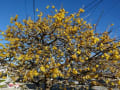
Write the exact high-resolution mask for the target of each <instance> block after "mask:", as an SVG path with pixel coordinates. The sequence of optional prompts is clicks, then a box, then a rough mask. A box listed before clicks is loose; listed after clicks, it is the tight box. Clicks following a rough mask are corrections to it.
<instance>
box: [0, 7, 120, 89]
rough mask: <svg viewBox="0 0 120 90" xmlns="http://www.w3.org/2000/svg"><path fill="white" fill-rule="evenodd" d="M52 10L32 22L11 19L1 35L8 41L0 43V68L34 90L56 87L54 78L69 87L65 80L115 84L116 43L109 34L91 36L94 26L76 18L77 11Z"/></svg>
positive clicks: (119, 52)
mask: <svg viewBox="0 0 120 90" xmlns="http://www.w3.org/2000/svg"><path fill="white" fill-rule="evenodd" d="M46 8H47V9H48V8H49V6H47V7H46ZM52 8H53V13H52V14H48V15H47V16H45V15H44V14H43V12H40V14H39V15H38V19H37V20H36V21H35V20H32V19H31V18H29V19H24V20H23V21H22V22H19V21H18V20H17V19H18V15H16V16H15V17H12V18H11V21H10V22H11V23H12V25H10V26H8V27H7V30H5V32H1V35H2V36H3V37H4V39H5V40H6V41H8V42H7V43H6V44H2V43H1V44H0V46H1V48H0V62H1V64H2V65H3V66H8V71H9V73H12V74H14V75H15V76H17V77H22V82H32V83H35V84H36V85H38V86H39V84H40V82H44V83H45V84H46V88H48V86H52V85H54V84H56V83H58V82H59V80H58V79H56V78H58V77H61V78H63V79H64V80H65V81H66V82H65V83H64V84H66V85H69V86H70V85H71V83H70V82H69V81H70V80H71V81H78V82H79V84H91V85H103V86H109V87H111V86H115V85H116V84H117V85H118V86H119V85H120V80H119V77H120V66H119V60H120V48H119V47H120V42H119V40H117V39H115V38H111V37H110V36H109V34H110V32H109V31H105V32H103V33H95V27H96V25H95V24H93V25H91V24H90V23H87V21H85V20H84V19H83V18H82V17H81V14H82V13H84V9H82V8H80V9H79V11H78V12H76V13H73V14H70V13H68V12H67V11H65V9H64V8H62V9H60V10H57V9H56V8H55V6H52ZM37 11H38V10H37ZM111 26H112V25H111ZM51 78H53V80H51ZM112 79H116V81H113V80H112ZM47 81H50V83H51V82H52V85H49V84H50V83H47ZM101 81H104V83H103V82H101ZM49 88H50V87H49Z"/></svg>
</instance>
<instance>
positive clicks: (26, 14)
mask: <svg viewBox="0 0 120 90" xmlns="http://www.w3.org/2000/svg"><path fill="white" fill-rule="evenodd" d="M25 16H26V20H27V19H28V13H27V0H25Z"/></svg>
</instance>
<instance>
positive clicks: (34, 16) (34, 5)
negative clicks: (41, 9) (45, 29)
mask: <svg viewBox="0 0 120 90" xmlns="http://www.w3.org/2000/svg"><path fill="white" fill-rule="evenodd" d="M33 18H34V21H35V0H33Z"/></svg>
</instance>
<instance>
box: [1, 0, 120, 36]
mask: <svg viewBox="0 0 120 90" xmlns="http://www.w3.org/2000/svg"><path fill="white" fill-rule="evenodd" d="M0 1H1V2H0V30H2V31H4V30H5V29H6V26H7V25H10V17H12V16H15V15H16V14H18V15H19V21H21V20H22V19H25V18H26V14H27V15H28V16H32V17H33V0H0ZM92 1H93V3H92V4H90V3H91V2H92ZM99 1H101V2H100V3H99V4H97V3H98V2H99ZM47 5H55V6H56V8H58V9H59V8H60V7H61V6H63V7H64V8H65V10H66V11H68V12H70V13H74V12H76V11H77V10H78V9H79V8H81V7H86V8H85V11H86V13H84V14H83V15H82V17H86V16H87V17H86V18H85V19H86V20H87V21H88V22H90V23H93V24H94V23H96V22H97V20H98V18H99V16H100V14H101V12H102V11H104V13H103V15H102V17H101V19H100V22H99V24H98V26H97V32H103V31H105V29H106V28H107V26H108V25H109V24H111V23H114V24H115V25H114V26H113V28H114V30H113V33H112V36H115V35H116V36H119V34H120V33H119V27H120V12H119V10H120V0H35V8H38V9H39V10H40V11H42V12H45V13H49V12H48V11H46V9H45V7H46V6H47Z"/></svg>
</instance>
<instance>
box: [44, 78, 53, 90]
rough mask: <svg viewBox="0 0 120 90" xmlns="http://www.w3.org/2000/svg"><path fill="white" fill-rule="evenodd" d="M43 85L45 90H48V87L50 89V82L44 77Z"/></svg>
mask: <svg viewBox="0 0 120 90" xmlns="http://www.w3.org/2000/svg"><path fill="white" fill-rule="evenodd" d="M44 84H45V87H44V88H45V90H50V87H51V85H50V81H49V79H48V78H47V77H46V76H45V82H44Z"/></svg>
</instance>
